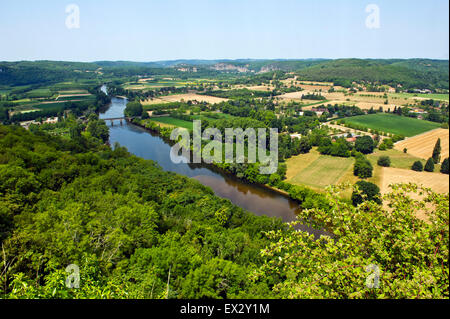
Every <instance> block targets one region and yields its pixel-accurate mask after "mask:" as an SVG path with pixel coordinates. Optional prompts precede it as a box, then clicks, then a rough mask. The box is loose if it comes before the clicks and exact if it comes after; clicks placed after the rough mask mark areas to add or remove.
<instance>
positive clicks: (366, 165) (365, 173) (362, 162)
mask: <svg viewBox="0 0 450 319" xmlns="http://www.w3.org/2000/svg"><path fill="white" fill-rule="evenodd" d="M372 171H373V167H372V164H371V163H370V162H369V161H368V160H367V159H366V158H358V159H357V160H356V162H355V165H354V166H353V174H354V175H355V176H358V177H360V178H369V177H372Z"/></svg>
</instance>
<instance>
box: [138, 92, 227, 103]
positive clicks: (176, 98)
mask: <svg viewBox="0 0 450 319" xmlns="http://www.w3.org/2000/svg"><path fill="white" fill-rule="evenodd" d="M181 100H184V101H185V102H187V101H198V102H206V103H210V104H216V103H220V102H224V101H228V99H224V98H220V97H215V96H209V95H200V94H195V93H187V94H174V95H167V96H160V97H157V98H154V99H153V100H150V99H149V100H146V101H143V102H142V105H152V104H160V103H170V102H180V101H181Z"/></svg>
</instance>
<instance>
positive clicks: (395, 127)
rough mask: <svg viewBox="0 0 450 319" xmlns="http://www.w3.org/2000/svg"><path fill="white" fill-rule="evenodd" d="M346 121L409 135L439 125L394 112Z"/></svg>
mask: <svg viewBox="0 0 450 319" xmlns="http://www.w3.org/2000/svg"><path fill="white" fill-rule="evenodd" d="M344 121H345V122H346V123H350V124H356V125H361V126H364V127H367V128H370V129H374V130H379V131H383V132H388V133H393V134H397V135H403V136H407V137H411V136H414V135H418V134H422V133H424V132H427V131H430V130H433V129H435V128H438V127H440V124H439V123H434V122H429V121H423V120H418V119H414V118H411V117H404V116H398V115H394V114H386V113H378V114H369V115H360V116H354V117H349V118H346V119H345V120H344Z"/></svg>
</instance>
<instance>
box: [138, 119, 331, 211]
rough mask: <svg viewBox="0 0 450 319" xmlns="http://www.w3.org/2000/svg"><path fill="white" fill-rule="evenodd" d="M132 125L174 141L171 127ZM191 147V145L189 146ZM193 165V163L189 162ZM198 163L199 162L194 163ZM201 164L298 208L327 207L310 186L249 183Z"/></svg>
mask: <svg viewBox="0 0 450 319" xmlns="http://www.w3.org/2000/svg"><path fill="white" fill-rule="evenodd" d="M130 123H132V124H133V125H136V126H138V127H141V128H142V129H144V130H146V131H148V132H151V133H153V134H157V135H158V136H159V137H160V138H162V139H163V140H164V141H165V142H166V143H167V144H169V145H171V146H172V145H174V144H175V142H174V141H172V140H170V134H171V132H172V128H168V127H161V126H159V125H157V124H156V123H154V122H152V121H146V122H143V121H142V120H141V119H132V120H131V121H130ZM191 149H192V146H191ZM190 165H195V164H190ZM196 165H199V164H196ZM201 165H202V166H205V167H208V168H209V169H211V170H215V171H218V172H219V173H221V174H226V175H228V176H230V177H233V178H236V179H239V180H240V181H241V182H242V183H246V184H250V185H253V186H256V187H260V188H264V189H266V190H268V191H271V192H274V193H277V194H278V195H280V196H284V197H285V198H287V199H289V200H293V201H295V202H296V203H297V205H298V207H299V209H310V208H322V209H324V208H327V207H328V206H329V205H328V201H327V199H326V197H325V195H324V194H322V193H318V192H316V191H314V190H312V189H310V188H307V187H305V186H298V185H293V184H290V183H287V182H285V181H283V180H280V181H278V182H277V183H276V185H275V186H271V185H268V184H262V183H251V182H249V181H248V180H246V179H244V178H239V177H238V176H236V175H235V174H233V173H232V172H230V171H228V170H226V169H224V168H223V167H221V166H219V165H217V164H214V163H212V164H207V163H202V164H201Z"/></svg>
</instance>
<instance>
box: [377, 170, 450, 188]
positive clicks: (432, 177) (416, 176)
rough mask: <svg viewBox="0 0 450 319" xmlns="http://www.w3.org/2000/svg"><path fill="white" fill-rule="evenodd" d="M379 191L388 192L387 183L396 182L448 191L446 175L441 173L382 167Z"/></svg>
mask: <svg viewBox="0 0 450 319" xmlns="http://www.w3.org/2000/svg"><path fill="white" fill-rule="evenodd" d="M381 172H382V176H381V185H380V189H381V193H383V194H384V193H387V192H389V185H390V184H396V183H415V184H417V185H423V186H425V187H428V188H431V189H432V190H433V191H435V192H437V193H448V191H449V179H448V175H446V174H441V173H429V172H416V171H413V170H410V169H401V168H392V167H383V168H382V169H381Z"/></svg>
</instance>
